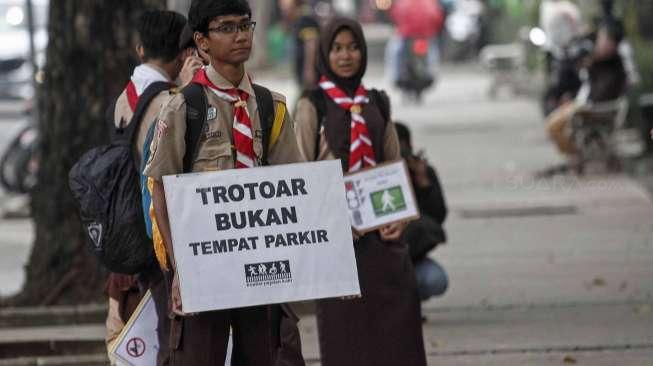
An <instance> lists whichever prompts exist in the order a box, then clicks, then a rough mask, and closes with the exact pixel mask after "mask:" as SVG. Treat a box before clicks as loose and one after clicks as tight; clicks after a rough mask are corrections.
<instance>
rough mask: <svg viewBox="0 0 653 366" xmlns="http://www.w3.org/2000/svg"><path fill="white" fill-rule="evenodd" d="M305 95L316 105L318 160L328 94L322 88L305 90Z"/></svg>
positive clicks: (316, 155)
mask: <svg viewBox="0 0 653 366" xmlns="http://www.w3.org/2000/svg"><path fill="white" fill-rule="evenodd" d="M304 97H306V98H308V100H310V101H311V103H312V104H313V106H314V107H315V111H316V112H317V126H316V130H315V131H316V133H315V153H314V156H313V160H317V158H318V155H319V154H320V130H321V129H322V126H323V125H324V118H326V98H325V97H326V96H325V94H324V91H323V90H322V89H319V88H318V89H313V90H307V91H306V92H304Z"/></svg>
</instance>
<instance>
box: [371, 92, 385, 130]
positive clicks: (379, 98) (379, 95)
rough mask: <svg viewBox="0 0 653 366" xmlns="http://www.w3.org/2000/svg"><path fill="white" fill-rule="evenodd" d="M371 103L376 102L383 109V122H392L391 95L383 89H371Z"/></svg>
mask: <svg viewBox="0 0 653 366" xmlns="http://www.w3.org/2000/svg"><path fill="white" fill-rule="evenodd" d="M369 96H370V103H373V104H376V105H377V106H378V107H379V110H381V116H382V117H383V122H384V123H385V124H386V125H387V124H388V122H390V97H388V94H386V92H384V91H383V90H378V89H371V90H370V91H369Z"/></svg>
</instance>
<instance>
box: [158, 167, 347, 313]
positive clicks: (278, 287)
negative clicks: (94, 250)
mask: <svg viewBox="0 0 653 366" xmlns="http://www.w3.org/2000/svg"><path fill="white" fill-rule="evenodd" d="M163 184H164V187H165V195H166V203H167V206H168V216H169V218H170V226H171V231H172V241H173V250H174V255H175V259H176V262H177V273H178V274H179V283H180V285H179V287H180V292H181V298H182V308H183V311H184V312H189V313H192V312H202V311H210V310H219V309H231V308H239V307H246V306H255V305H263V304H273V303H282V302H293V301H302V300H310V299H319V298H328V297H340V296H350V295H358V294H360V288H359V285H358V272H357V269H356V259H355V256H354V248H353V243H352V237H351V230H350V227H351V226H350V222H349V217H348V214H347V206H346V203H345V190H344V184H343V177H342V168H341V165H340V162H339V161H337V160H331V161H320V162H312V163H300V164H288V165H277V166H273V167H260V168H254V169H231V170H226V171H220V172H207V173H192V174H183V175H176V176H165V177H163Z"/></svg>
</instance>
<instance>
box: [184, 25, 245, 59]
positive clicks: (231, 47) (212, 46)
mask: <svg viewBox="0 0 653 366" xmlns="http://www.w3.org/2000/svg"><path fill="white" fill-rule="evenodd" d="M253 36H254V29H253V26H251V19H250V18H249V16H247V15H225V16H218V17H216V18H214V19H213V20H212V21H211V22H210V23H209V28H208V32H207V34H206V35H204V34H201V33H196V41H197V43H198V44H199V46H200V48H201V49H203V50H206V51H207V53H208V55H209V56H210V58H211V63H226V64H231V65H239V64H242V63H244V62H245V61H247V60H248V59H249V56H250V54H251V52H252V39H253Z"/></svg>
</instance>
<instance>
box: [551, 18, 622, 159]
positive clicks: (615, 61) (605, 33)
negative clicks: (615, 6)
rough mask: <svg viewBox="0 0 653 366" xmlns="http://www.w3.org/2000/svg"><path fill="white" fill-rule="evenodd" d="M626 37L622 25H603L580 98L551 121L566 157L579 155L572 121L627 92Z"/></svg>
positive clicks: (578, 95) (561, 150) (560, 108)
mask: <svg viewBox="0 0 653 366" xmlns="http://www.w3.org/2000/svg"><path fill="white" fill-rule="evenodd" d="M623 36H624V33H623V26H622V25H621V23H620V22H618V21H615V20H608V21H605V22H604V23H603V24H602V25H601V27H600V28H599V30H598V33H597V36H596V44H595V46H594V50H593V51H592V54H591V55H590V57H589V59H588V61H587V63H588V66H587V67H586V68H585V69H584V70H583V71H584V72H582V73H581V77H582V78H584V81H583V85H582V87H581V89H580V91H579V92H578V94H577V95H576V98H575V99H574V100H573V101H570V102H568V103H565V104H563V105H561V106H560V107H558V108H557V109H556V110H554V111H553V112H552V113H551V114H550V115H549V117H548V118H547V122H546V123H547V132H548V133H549V136H550V137H551V139H552V140H553V142H554V143H555V144H556V146H557V148H558V150H559V151H560V152H561V153H562V154H564V155H566V156H569V157H574V156H575V155H576V153H577V150H576V146H574V143H573V141H572V139H571V136H570V135H569V124H570V123H571V118H572V117H573V116H574V115H575V114H576V113H582V112H583V110H585V109H586V108H587V107H588V106H590V105H591V104H593V103H599V102H607V101H610V100H615V99H617V98H619V97H620V96H621V95H623V93H624V92H625V87H626V72H625V70H624V66H623V63H622V60H621V57H620V55H619V53H618V49H619V43H620V42H621V40H622V38H623Z"/></svg>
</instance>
